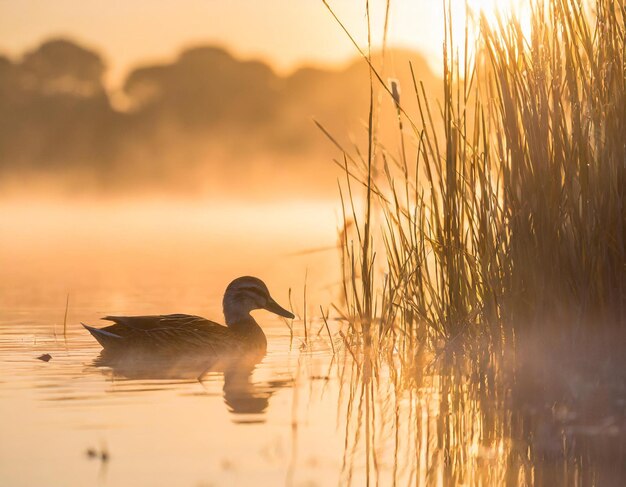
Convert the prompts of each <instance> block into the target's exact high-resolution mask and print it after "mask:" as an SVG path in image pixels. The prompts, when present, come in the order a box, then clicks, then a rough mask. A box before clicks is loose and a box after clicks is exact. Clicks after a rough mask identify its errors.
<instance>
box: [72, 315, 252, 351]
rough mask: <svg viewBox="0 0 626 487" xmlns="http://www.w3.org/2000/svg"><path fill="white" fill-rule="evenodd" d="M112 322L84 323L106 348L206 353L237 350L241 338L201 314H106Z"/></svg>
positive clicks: (241, 344) (240, 343)
mask: <svg viewBox="0 0 626 487" xmlns="http://www.w3.org/2000/svg"><path fill="white" fill-rule="evenodd" d="M103 319H104V320H108V321H112V322H113V323H114V324H112V325H109V326H106V327H104V328H100V329H98V328H93V327H90V326H87V325H84V326H85V328H87V330H89V332H90V333H91V334H92V335H93V336H94V337H95V338H96V339H97V340H98V342H100V344H101V345H102V346H103V347H104V348H105V349H107V350H113V349H120V350H122V349H129V348H142V349H146V350H151V351H153V352H177V351H183V350H190V349H203V350H205V351H207V352H209V353H224V352H238V351H239V349H240V348H241V347H242V346H243V343H242V340H241V337H239V336H238V335H237V334H236V333H234V332H233V331H231V330H229V329H228V328H227V327H225V326H222V325H220V324H218V323H215V322H213V321H209V320H207V319H205V318H202V317H200V316H194V315H185V314H171V315H154V316H106V317H104V318H103Z"/></svg>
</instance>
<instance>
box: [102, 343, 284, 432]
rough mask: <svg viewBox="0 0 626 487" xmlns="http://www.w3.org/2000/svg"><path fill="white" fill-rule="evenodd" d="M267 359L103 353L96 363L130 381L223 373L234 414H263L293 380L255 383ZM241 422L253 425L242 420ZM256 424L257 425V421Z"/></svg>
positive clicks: (185, 378)
mask: <svg viewBox="0 0 626 487" xmlns="http://www.w3.org/2000/svg"><path fill="white" fill-rule="evenodd" d="M264 357H265V353H264V352H251V353H248V354H243V355H241V354H240V355H232V356H227V355H226V356H215V355H211V354H201V353H195V354H190V355H186V356H177V355H165V354H160V355H159V354H146V353H135V354H128V353H124V354H119V353H111V352H108V351H106V350H103V351H102V352H101V354H100V355H99V356H98V357H97V358H96V360H94V365H95V366H96V367H106V368H108V369H109V370H110V371H111V373H112V375H113V377H115V378H122V379H128V380H137V381H145V380H170V381H198V382H200V383H201V384H203V383H204V381H206V379H207V378H208V377H209V376H212V375H214V374H223V378H224V385H223V388H222V391H223V397H224V402H225V403H226V406H227V408H228V410H229V411H230V412H231V413H232V414H235V415H255V414H256V415H258V414H263V413H265V411H266V410H267V408H268V407H269V401H270V398H271V397H272V396H273V395H274V393H275V392H276V391H278V390H279V389H282V388H285V387H289V386H291V385H292V383H293V381H292V380H291V379H289V380H284V379H279V380H271V381H254V380H253V378H252V374H253V372H254V370H255V369H256V368H257V366H258V365H259V363H260V362H261V361H262V360H263V358H264ZM238 422H251V421H247V420H243V419H242V420H241V421H238ZM254 422H258V418H256V420H255V421H254Z"/></svg>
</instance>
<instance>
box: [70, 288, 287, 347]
mask: <svg viewBox="0 0 626 487" xmlns="http://www.w3.org/2000/svg"><path fill="white" fill-rule="evenodd" d="M222 304H223V311H224V318H225V322H226V326H224V325H221V324H219V323H216V322H214V321H210V320H207V319H206V318H202V317H201V316H195V315H187V314H169V315H152V316H105V317H104V318H102V319H103V320H106V321H112V322H113V324H112V325H109V326H106V327H104V328H96V327H93V326H89V325H87V324H85V323H81V324H82V325H83V326H84V327H85V328H86V329H87V330H88V331H89V333H91V335H92V336H93V337H94V338H95V339H96V340H97V341H98V343H100V345H102V347H103V349H104V351H105V352H107V353H116V354H119V353H125V352H130V351H143V352H148V353H151V354H152V353H154V354H170V355H171V354H178V353H184V352H189V351H197V352H201V353H207V354H212V355H224V354H240V353H243V352H256V353H262V354H265V351H266V349H267V338H266V337H265V333H264V332H263V330H262V329H261V327H260V326H259V324H258V323H257V322H256V321H255V319H254V318H253V317H252V316H251V315H250V312H251V311H253V310H257V309H265V310H267V311H270V312H272V313H274V314H277V315H278V316H282V317H284V318H290V319H294V318H295V316H294V315H293V313H291V312H290V311H288V310H286V309H285V308H283V307H282V306H280V305H279V304H278V303H277V302H276V301H275V300H274V299H273V298H272V296H271V295H270V292H269V290H268V288H267V286H266V285H265V283H264V282H263V281H262V280H261V279H259V278H257V277H252V276H242V277H238V278H237V279H235V280H234V281H232V282H231V283H230V284H229V285H228V287H227V288H226V291H225V292H224V299H223V302H222Z"/></svg>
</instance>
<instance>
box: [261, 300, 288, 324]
mask: <svg viewBox="0 0 626 487" xmlns="http://www.w3.org/2000/svg"><path fill="white" fill-rule="evenodd" d="M265 309H266V310H268V311H271V312H272V313H276V314H277V315H278V316H284V317H285V318H291V319H292V320H293V319H294V318H295V316H294V315H293V313H292V312H291V311H287V310H286V309H285V308H283V307H282V306H281V305H279V304H278V303H277V302H276V301H274V300H270V301H269V302H268V303H267V305H266V306H265Z"/></svg>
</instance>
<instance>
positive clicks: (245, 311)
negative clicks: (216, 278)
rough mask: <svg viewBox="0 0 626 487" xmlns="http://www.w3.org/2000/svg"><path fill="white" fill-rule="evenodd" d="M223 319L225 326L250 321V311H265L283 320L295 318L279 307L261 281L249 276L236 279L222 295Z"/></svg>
mask: <svg viewBox="0 0 626 487" xmlns="http://www.w3.org/2000/svg"><path fill="white" fill-rule="evenodd" d="M223 305H224V317H225V318H226V324H227V325H229V326H230V325H233V324H237V323H239V322H243V321H247V320H249V319H250V311H252V310H255V309H266V310H268V311H271V312H272V313H275V314H277V315H279V316H284V317H285V318H292V319H293V318H295V317H294V315H293V313H291V312H289V311H287V310H286V309H285V308H283V307H282V306H280V305H279V304H278V303H277V302H276V301H274V299H273V298H272V296H270V292H269V290H268V289H267V286H266V285H265V283H264V282H263V281H261V279H258V278H256V277H251V276H243V277H238V278H237V279H235V280H234V281H233V282H231V283H230V284H229V285H228V287H227V288H226V292H225V293H224V301H223Z"/></svg>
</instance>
